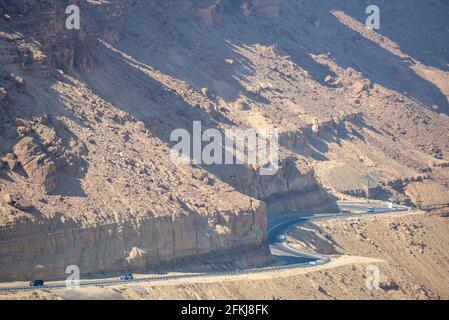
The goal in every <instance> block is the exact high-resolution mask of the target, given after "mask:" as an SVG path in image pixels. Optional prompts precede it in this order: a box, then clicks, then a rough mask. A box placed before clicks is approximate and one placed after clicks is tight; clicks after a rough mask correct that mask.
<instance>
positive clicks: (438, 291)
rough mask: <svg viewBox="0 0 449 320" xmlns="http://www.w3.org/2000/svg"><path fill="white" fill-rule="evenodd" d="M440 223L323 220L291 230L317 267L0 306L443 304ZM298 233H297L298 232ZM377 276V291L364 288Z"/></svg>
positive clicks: (38, 295) (445, 258) (447, 294)
mask: <svg viewBox="0 0 449 320" xmlns="http://www.w3.org/2000/svg"><path fill="white" fill-rule="evenodd" d="M448 223H449V220H447V219H445V218H439V217H433V216H429V215H427V214H424V213H420V212H413V213H405V214H396V215H382V216H364V217H358V218H344V219H343V218H339V219H328V220H322V221H317V222H313V223H309V224H308V225H303V226H299V227H297V228H296V229H294V230H292V232H291V236H290V237H289V238H288V239H289V241H291V245H292V246H297V247H301V248H303V249H304V248H307V249H309V250H314V251H319V252H322V253H327V254H331V255H332V262H331V263H329V264H326V265H323V266H316V267H309V268H300V269H294V270H287V271H277V272H266V273H262V274H253V275H242V276H231V277H208V278H198V279H191V280H175V281H165V282H158V283H145V284H139V285H134V284H132V285H120V286H116V287H105V288H84V289H80V290H55V291H51V292H50V291H43V292H29V293H23V294H3V295H1V296H0V298H1V299H133V300H135V299H137V300H139V299H150V300H152V299H269V300H271V299H448V298H449V290H448V288H449V286H448V285H449V282H448V281H449V268H448V266H449V254H448V252H447V250H445V248H446V249H447V247H448V244H449V243H448V239H449V236H448V233H447V230H448ZM299 231H300V232H299ZM373 268H378V270H379V272H380V279H379V288H378V289H376V288H373V287H372V286H367V280H368V283H373V282H370V281H369V280H370V276H371V275H372V273H371V272H370V270H372V269H373Z"/></svg>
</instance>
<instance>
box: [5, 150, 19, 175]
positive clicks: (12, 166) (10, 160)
mask: <svg viewBox="0 0 449 320" xmlns="http://www.w3.org/2000/svg"><path fill="white" fill-rule="evenodd" d="M3 161H4V162H6V163H7V164H8V167H9V170H11V171H14V170H16V169H17V167H18V165H19V161H18V160H17V158H16V156H15V155H14V154H13V153H8V154H7V155H6V156H5V158H3Z"/></svg>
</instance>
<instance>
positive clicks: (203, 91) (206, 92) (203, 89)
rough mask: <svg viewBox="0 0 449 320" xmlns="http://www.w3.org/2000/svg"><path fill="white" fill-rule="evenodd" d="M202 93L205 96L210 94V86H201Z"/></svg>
mask: <svg viewBox="0 0 449 320" xmlns="http://www.w3.org/2000/svg"><path fill="white" fill-rule="evenodd" d="M201 94H202V95H203V96H205V97H207V96H209V89H208V88H201Z"/></svg>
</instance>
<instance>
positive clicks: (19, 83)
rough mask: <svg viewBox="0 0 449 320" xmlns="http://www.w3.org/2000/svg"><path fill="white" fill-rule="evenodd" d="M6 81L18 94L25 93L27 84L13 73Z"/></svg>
mask: <svg viewBox="0 0 449 320" xmlns="http://www.w3.org/2000/svg"><path fill="white" fill-rule="evenodd" d="M8 80H9V81H10V82H11V83H12V84H13V85H14V86H15V87H16V89H17V91H19V92H24V91H25V89H26V87H27V83H26V81H25V80H24V79H23V78H22V77H21V76H19V75H17V74H15V73H10V74H9V75H8Z"/></svg>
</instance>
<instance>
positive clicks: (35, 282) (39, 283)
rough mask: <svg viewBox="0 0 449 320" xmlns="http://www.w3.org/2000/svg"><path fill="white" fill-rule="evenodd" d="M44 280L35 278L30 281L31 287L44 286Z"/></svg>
mask: <svg viewBox="0 0 449 320" xmlns="http://www.w3.org/2000/svg"><path fill="white" fill-rule="evenodd" d="M43 286H44V280H33V281H31V282H30V287H43Z"/></svg>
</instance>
